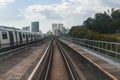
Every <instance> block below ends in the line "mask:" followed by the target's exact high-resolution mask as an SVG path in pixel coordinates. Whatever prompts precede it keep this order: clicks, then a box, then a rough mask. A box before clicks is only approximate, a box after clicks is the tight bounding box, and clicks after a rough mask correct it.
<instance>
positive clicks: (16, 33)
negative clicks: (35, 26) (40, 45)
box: [0, 26, 44, 50]
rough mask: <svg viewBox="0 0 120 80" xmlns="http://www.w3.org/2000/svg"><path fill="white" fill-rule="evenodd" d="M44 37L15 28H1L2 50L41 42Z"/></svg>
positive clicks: (0, 46) (0, 47) (0, 43)
mask: <svg viewBox="0 0 120 80" xmlns="http://www.w3.org/2000/svg"><path fill="white" fill-rule="evenodd" d="M43 38H44V35H43V34H42V33H40V32H31V31H27V30H22V29H17V28H14V27H6V26H0V50H2V49H5V48H13V47H16V46H20V45H25V44H30V43H34V42H37V41H40V40H42V39H43Z"/></svg>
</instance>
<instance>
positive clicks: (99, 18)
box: [83, 8, 120, 33]
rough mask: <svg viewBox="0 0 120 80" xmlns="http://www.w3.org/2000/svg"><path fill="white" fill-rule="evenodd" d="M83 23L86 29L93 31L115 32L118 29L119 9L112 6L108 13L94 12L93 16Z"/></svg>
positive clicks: (119, 22) (119, 24)
mask: <svg viewBox="0 0 120 80" xmlns="http://www.w3.org/2000/svg"><path fill="white" fill-rule="evenodd" d="M110 13H111V14H110ZM83 24H84V26H85V27H86V28H87V29H88V30H92V31H94V32H99V33H116V32H117V31H118V30H120V10H114V8H113V9H112V10H111V12H109V11H108V13H107V12H104V13H96V14H95V17H94V18H91V17H89V18H88V19H87V20H85V21H84V22H83Z"/></svg>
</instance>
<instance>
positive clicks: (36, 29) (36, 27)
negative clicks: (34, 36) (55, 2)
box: [31, 21, 39, 32]
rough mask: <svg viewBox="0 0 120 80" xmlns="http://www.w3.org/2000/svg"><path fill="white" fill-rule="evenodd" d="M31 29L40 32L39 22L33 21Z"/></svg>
mask: <svg viewBox="0 0 120 80" xmlns="http://www.w3.org/2000/svg"><path fill="white" fill-rule="evenodd" d="M31 30H32V32H39V22H38V21H36V22H32V23H31Z"/></svg>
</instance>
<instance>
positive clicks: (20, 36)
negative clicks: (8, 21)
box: [19, 32, 22, 44]
mask: <svg viewBox="0 0 120 80" xmlns="http://www.w3.org/2000/svg"><path fill="white" fill-rule="evenodd" d="M19 39H20V44H22V34H21V32H19Z"/></svg>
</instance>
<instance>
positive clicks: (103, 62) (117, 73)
mask: <svg viewBox="0 0 120 80" xmlns="http://www.w3.org/2000/svg"><path fill="white" fill-rule="evenodd" d="M60 40H61V41H62V42H64V43H65V44H67V45H68V46H70V47H71V48H73V49H74V50H76V51H77V52H79V53H80V54H82V55H84V56H86V57H87V58H88V59H90V60H92V61H93V62H94V63H96V64H97V65H98V66H99V67H101V68H102V69H103V70H104V71H105V72H106V73H109V74H111V75H112V76H113V77H115V78H117V80H120V68H119V67H120V66H118V65H120V63H117V66H116V65H115V64H112V63H114V61H113V62H110V61H111V60H108V59H103V58H101V57H100V56H98V55H96V53H92V52H90V51H88V50H86V49H83V48H82V47H80V45H77V44H75V43H71V42H68V41H65V40H62V39H60Z"/></svg>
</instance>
